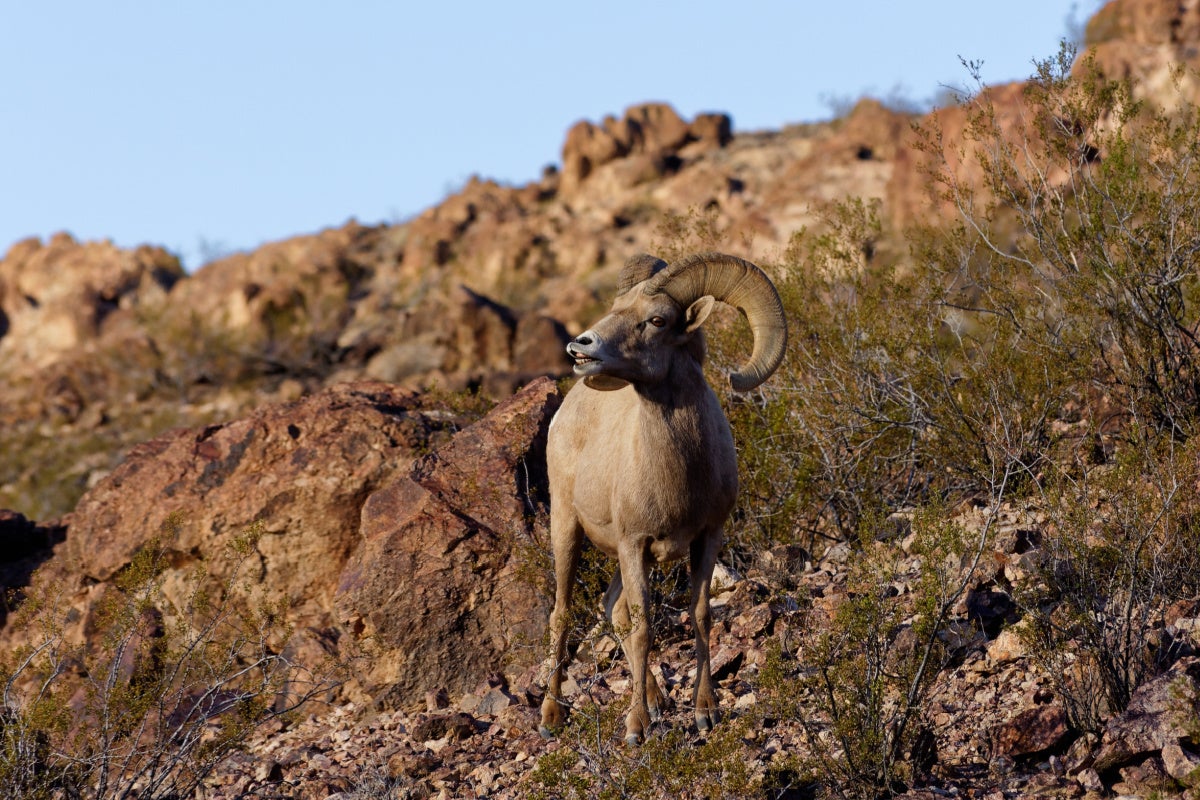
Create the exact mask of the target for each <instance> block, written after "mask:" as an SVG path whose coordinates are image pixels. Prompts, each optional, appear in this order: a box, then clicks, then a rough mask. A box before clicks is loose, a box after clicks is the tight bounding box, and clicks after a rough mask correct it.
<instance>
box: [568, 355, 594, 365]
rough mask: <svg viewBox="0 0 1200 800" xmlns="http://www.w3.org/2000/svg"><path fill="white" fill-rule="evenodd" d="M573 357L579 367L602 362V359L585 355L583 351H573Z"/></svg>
mask: <svg viewBox="0 0 1200 800" xmlns="http://www.w3.org/2000/svg"><path fill="white" fill-rule="evenodd" d="M571 358H573V359H574V360H575V366H577V367H584V366H587V365H588V364H599V363H600V359H598V358H592V357H591V356H588V355H584V354H583V353H572V354H571Z"/></svg>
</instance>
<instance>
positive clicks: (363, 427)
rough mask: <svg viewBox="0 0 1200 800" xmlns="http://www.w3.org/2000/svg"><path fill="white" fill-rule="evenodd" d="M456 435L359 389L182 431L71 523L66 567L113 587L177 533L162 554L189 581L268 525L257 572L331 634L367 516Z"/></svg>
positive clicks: (424, 414) (121, 471) (423, 414)
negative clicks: (348, 563) (371, 504)
mask: <svg viewBox="0 0 1200 800" xmlns="http://www.w3.org/2000/svg"><path fill="white" fill-rule="evenodd" d="M451 422H452V421H451V420H449V419H440V418H439V415H437V414H434V413H429V412H428V411H427V409H425V408H423V407H422V401H421V398H420V396H418V395H417V394H415V393H412V392H406V391H402V390H399V389H396V388H394V387H391V386H388V385H385V384H378V383H376V384H369V383H357V384H340V385H336V386H334V387H331V388H330V389H328V390H325V391H323V392H320V393H318V394H316V395H313V396H311V397H308V398H305V399H303V400H301V401H298V402H296V403H291V404H282V405H271V406H266V407H264V408H262V409H260V410H258V411H256V412H254V413H253V414H251V415H250V416H248V417H246V418H243V419H240V420H236V421H234V422H229V423H225V424H219V425H209V426H205V427H202V428H198V429H178V430H175V431H173V432H171V433H168V434H165V435H163V436H161V437H159V438H157V439H153V440H151V441H149V442H146V443H145V444H142V445H139V446H137V447H135V448H134V449H133V450H132V451H130V453H129V454H128V455H127V457H126V459H125V461H124V462H123V463H122V464H121V465H120V466H119V467H118V468H117V469H115V470H114V471H113V472H112V474H111V475H109V476H108V477H107V478H105V479H104V480H102V481H100V483H98V484H97V485H96V486H95V488H93V489H92V490H91V491H89V492H88V493H87V494H86V495H84V497H83V498H82V500H81V501H80V503H79V505H78V506H77V507H76V509H75V511H74V512H73V513H72V514H71V515H69V516H68V517H67V526H68V536H67V542H66V545H65V549H64V557H65V559H67V560H68V561H71V562H73V563H74V564H77V567H76V569H77V570H78V573H79V576H80V577H81V578H83V579H84V580H85V581H91V582H104V581H108V580H110V579H112V577H113V576H114V575H115V574H116V573H117V572H118V571H119V570H121V569H122V568H123V567H124V566H125V565H126V564H128V563H129V561H130V559H131V558H132V557H133V555H134V553H136V552H137V551H138V550H139V549H140V548H143V547H145V546H146V545H147V544H148V543H149V542H150V541H151V540H154V539H157V538H159V537H161V536H163V535H164V531H167V530H170V531H171V533H170V538H169V540H167V541H163V542H162V545H163V546H164V547H165V548H166V550H167V551H168V553H170V554H172V555H171V557H170V560H171V562H172V564H173V565H174V566H175V567H176V568H178V569H180V570H186V569H187V567H188V564H189V563H191V562H192V561H194V560H195V559H197V558H204V559H205V560H207V561H211V562H212V563H213V564H214V565H217V564H219V563H220V562H219V559H218V558H216V557H217V556H219V555H221V554H222V553H223V552H224V550H225V549H226V548H227V547H228V546H229V545H230V543H231V542H232V540H233V538H234V537H236V536H238V535H239V534H241V533H242V532H243V531H244V530H245V529H246V528H247V527H248V526H250V525H251V524H254V523H259V524H261V526H262V529H263V531H264V533H265V535H264V536H263V537H262V538H261V539H260V540H259V543H258V547H257V550H258V552H257V554H256V558H257V559H258V561H259V563H260V567H261V573H262V575H261V584H262V586H263V588H264V589H265V590H266V591H267V593H268V596H269V597H270V599H272V600H276V601H286V602H287V603H288V604H289V606H290V608H291V613H292V615H293V619H294V621H296V622H298V623H299V624H307V625H322V624H327V623H328V620H327V619H326V612H327V611H328V609H329V604H330V601H331V599H332V591H333V584H334V583H335V582H336V580H337V575H338V573H339V572H340V570H341V565H342V564H343V563H345V560H346V558H347V556H348V555H349V553H350V551H351V550H352V549H353V548H354V545H355V542H356V540H357V537H358V513H359V509H361V508H362V505H363V503H364V502H365V501H366V498H367V497H368V496H369V495H370V494H371V492H373V491H374V490H375V489H377V488H378V487H379V486H381V485H383V484H384V483H385V482H387V481H388V480H389V479H391V478H392V477H393V476H395V475H397V474H403V473H404V472H405V471H406V470H407V468H408V464H409V462H410V461H411V459H412V458H413V457H414V455H415V454H416V452H418V451H419V450H422V449H426V448H429V447H431V446H432V445H434V444H435V443H436V442H437V441H438V440H439V439H444V438H445V437H446V436H447V435H448V427H449V426H450V424H451ZM168 520H177V523H172V524H170V525H168ZM212 577H213V578H214V579H219V578H220V577H221V575H220V574H213V575H212Z"/></svg>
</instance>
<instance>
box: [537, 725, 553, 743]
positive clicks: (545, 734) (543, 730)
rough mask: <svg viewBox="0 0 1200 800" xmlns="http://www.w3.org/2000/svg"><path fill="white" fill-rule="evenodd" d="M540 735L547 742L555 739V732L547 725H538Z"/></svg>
mask: <svg viewBox="0 0 1200 800" xmlns="http://www.w3.org/2000/svg"><path fill="white" fill-rule="evenodd" d="M538 734H539V735H540V736H541V737H542V738H543V739H546V740H550V739H553V738H554V731H552V730H550V729H549V728H547V727H546V726H545V725H538Z"/></svg>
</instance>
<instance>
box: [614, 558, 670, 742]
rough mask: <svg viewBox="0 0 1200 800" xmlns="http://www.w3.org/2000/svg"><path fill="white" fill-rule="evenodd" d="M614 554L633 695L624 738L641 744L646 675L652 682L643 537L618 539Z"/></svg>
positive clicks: (645, 721) (645, 727)
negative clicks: (623, 611)
mask: <svg viewBox="0 0 1200 800" xmlns="http://www.w3.org/2000/svg"><path fill="white" fill-rule="evenodd" d="M617 555H618V560H619V561H620V563H621V582H622V583H623V584H624V589H623V592H622V600H623V601H624V605H625V607H626V611H625V615H626V617H627V618H628V620H629V625H628V631H629V632H628V634H627V635H626V637H625V642H624V648H625V657H626V658H628V659H629V672H630V677H631V679H632V683H633V686H632V694H633V697H631V698H630V701H629V713H628V714H627V715H626V716H625V741H626V742H628V743H629V744H641V742H642V740H643V739H644V738H645V734H646V731H647V730H648V729H649V727H650V710H649V707H648V704H647V702H646V701H647V685H648V684H647V678H649V680H650V681H654V676H653V675H652V674H650V670H649V665H648V662H649V660H650V645H651V639H652V634H651V630H650V580H649V574H648V573H649V569H648V567H647V564H646V546H645V542H644V540H642V539H641V538H640V537H630V539H626V540H625V541H622V542H621V544H620V545H619V546H618V548H617ZM621 605H622V603H621V602H618V603H617V607H618V609H619V608H620V606H621ZM654 692H655V693H658V683H657V682H655V684H654ZM659 702H661V698H659Z"/></svg>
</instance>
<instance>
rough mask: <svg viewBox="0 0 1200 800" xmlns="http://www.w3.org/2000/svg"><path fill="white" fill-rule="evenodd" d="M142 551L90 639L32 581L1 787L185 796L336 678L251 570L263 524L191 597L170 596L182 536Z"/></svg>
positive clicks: (23, 791)
mask: <svg viewBox="0 0 1200 800" xmlns="http://www.w3.org/2000/svg"><path fill="white" fill-rule="evenodd" d="M178 524H179V521H178V520H175V519H172V520H170V521H169V522H168V523H167V525H166V526H164V531H163V539H162V540H160V541H158V542H154V543H152V544H150V545H148V546H147V547H146V548H144V549H143V550H141V551H140V552H139V553H138V554H137V555H136V556H135V557H134V558H133V560H132V562H131V563H130V564H129V565H128V566H127V567H126V568H125V570H123V572H122V573H121V574H120V575H119V576H118V577H117V578H115V579H114V581H113V584H112V585H111V586H109V587H108V591H107V592H106V594H105V595H104V597H103V599H102V601H101V602H100V603H99V604H98V605H97V606H96V608H95V609H94V611H93V613H92V614H91V615H90V618H89V620H88V623H87V624H88V625H89V627H90V628H91V636H90V638H89V641H88V642H79V641H76V638H77V637H76V636H75V635H73V634H72V633H71V627H72V623H73V622H74V615H72V614H70V613H69V610H68V609H66V608H65V607H64V605H63V599H62V598H61V596H59V595H57V594H56V593H55V590H54V587H53V586H43V588H41V589H39V590H35V591H32V592H31V593H30V595H29V596H28V597H26V598H25V599H24V601H23V603H22V604H21V607H20V609H19V611H18V614H17V616H16V619H15V621H14V623H13V624H14V626H15V630H16V631H17V632H18V633H20V634H23V635H24V637H25V639H26V641H27V644H25V645H22V646H21V647H19V648H17V649H16V650H15V651H14V652H12V653H9V654H7V655H6V656H5V658H4V659H3V662H2V670H0V683H2V685H3V695H2V698H0V699H2V702H3V708H2V710H0V713H2V715H3V716H2V717H0V718H2V719H3V725H2V730H0V733H2V736H0V783H3V785H4V786H5V787H6V792H7V793H8V794H7V796H9V797H13V798H22V799H23V798H37V797H61V798H73V797H88V798H110V797H111V798H117V797H129V796H137V797H139V798H177V797H186V796H191V794H192V792H193V791H194V790H195V789H196V788H197V787H198V786H199V785H200V784H201V783H202V782H203V781H204V779H205V778H206V776H207V775H208V774H209V773H211V772H212V770H213V769H214V768H215V767H216V766H217V765H218V764H219V763H220V761H221V760H222V759H223V758H224V757H225V756H226V755H228V754H229V753H230V752H231V751H232V750H234V749H236V748H237V747H238V746H240V744H241V743H242V742H243V741H244V740H245V738H246V737H247V735H248V734H249V733H251V732H252V731H253V730H255V729H256V728H258V727H259V726H261V725H263V724H264V723H265V722H267V721H269V720H272V719H276V718H279V717H282V716H286V715H289V714H291V713H292V712H294V711H295V710H296V709H297V708H299V707H300V706H301V705H302V704H304V703H306V702H307V701H309V700H311V699H313V698H315V697H317V696H318V695H320V694H322V693H324V692H326V691H327V690H329V689H330V688H332V687H333V686H334V685H335V684H336V682H337V681H338V680H339V674H340V672H339V669H340V668H339V666H338V665H337V664H335V663H334V662H333V661H332V660H330V661H329V662H328V663H325V664H314V665H304V664H299V663H294V662H292V661H290V660H289V659H288V658H286V657H285V656H284V655H281V654H280V648H281V647H282V645H283V644H284V643H285V642H286V640H287V638H288V636H289V634H290V629H289V627H288V625H287V624H286V623H285V621H284V616H283V612H284V609H282V608H280V607H278V606H275V605H272V604H270V603H268V602H266V601H263V600H261V599H255V595H254V593H253V590H252V589H251V581H250V580H249V578H248V576H247V574H246V572H247V570H246V567H247V566H248V565H249V563H250V560H251V558H252V556H253V554H254V546H255V542H256V540H257V538H258V536H259V535H260V533H261V529H260V528H259V527H251V528H250V529H248V530H247V531H246V532H245V533H244V534H243V535H242V536H241V537H239V538H238V540H237V541H236V542H235V544H234V545H233V549H232V552H231V553H230V554H229V557H230V558H231V559H232V568H231V569H230V570H229V572H228V577H226V578H224V579H223V580H222V581H221V583H220V585H219V586H217V587H216V588H215V590H214V589H209V588H205V587H206V586H207V582H206V581H205V580H204V577H205V573H206V570H205V567H204V565H202V564H201V565H198V566H197V568H196V570H195V571H194V572H193V573H192V575H191V577H190V578H189V584H188V585H189V586H190V587H191V591H190V593H189V594H188V595H187V597H186V601H185V602H183V603H182V604H181V605H179V606H172V605H171V604H170V603H169V602H168V601H167V600H166V597H165V595H164V592H163V587H164V582H165V577H164V569H165V567H166V566H167V564H168V559H169V552H170V550H169V537H170V536H171V532H172V527H173V526H176V525H178Z"/></svg>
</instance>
